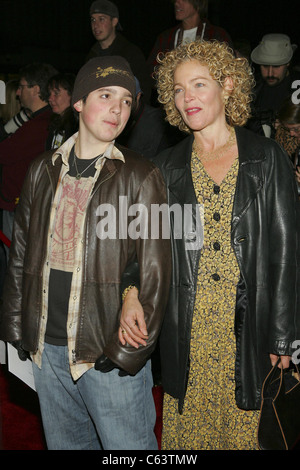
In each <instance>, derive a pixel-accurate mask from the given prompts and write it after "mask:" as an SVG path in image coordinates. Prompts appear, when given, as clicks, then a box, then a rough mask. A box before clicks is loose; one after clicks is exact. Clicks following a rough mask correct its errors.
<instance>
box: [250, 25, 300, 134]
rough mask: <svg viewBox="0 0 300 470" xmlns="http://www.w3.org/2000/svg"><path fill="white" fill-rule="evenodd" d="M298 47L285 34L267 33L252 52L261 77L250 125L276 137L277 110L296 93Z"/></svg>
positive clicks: (255, 93)
mask: <svg viewBox="0 0 300 470" xmlns="http://www.w3.org/2000/svg"><path fill="white" fill-rule="evenodd" d="M296 48H297V46H296V45H295V44H291V41H290V38H289V37H288V36H287V35H285V34H266V35H265V36H263V38H262V40H261V42H260V44H259V45H258V46H257V47H255V48H254V49H253V51H252V52H251V60H252V62H253V63H254V64H257V65H259V76H258V80H257V84H256V86H255V88H254V91H253V93H254V99H253V104H252V117H251V119H249V121H248V123H247V127H248V128H249V129H251V130H253V131H254V132H257V133H259V134H261V135H265V136H266V137H272V138H274V136H275V132H276V126H275V123H276V119H277V113H278V111H279V109H280V107H281V106H282V104H283V103H284V101H285V100H286V99H287V98H288V97H290V96H291V94H292V93H293V91H294V89H293V83H294V81H295V80H299V79H300V75H299V73H297V72H294V71H293V70H292V68H291V61H292V58H293V54H294V52H295V50H296Z"/></svg>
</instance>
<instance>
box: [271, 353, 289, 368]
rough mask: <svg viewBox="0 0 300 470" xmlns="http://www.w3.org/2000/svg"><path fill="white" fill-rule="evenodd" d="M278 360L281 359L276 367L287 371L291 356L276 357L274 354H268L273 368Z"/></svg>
mask: <svg viewBox="0 0 300 470" xmlns="http://www.w3.org/2000/svg"><path fill="white" fill-rule="evenodd" d="M279 358H280V359H281V362H280V363H279V365H278V367H280V368H281V367H283V368H284V369H288V367H290V360H291V356H276V354H270V360H271V364H272V366H275V364H276V362H277V361H278V359H279Z"/></svg>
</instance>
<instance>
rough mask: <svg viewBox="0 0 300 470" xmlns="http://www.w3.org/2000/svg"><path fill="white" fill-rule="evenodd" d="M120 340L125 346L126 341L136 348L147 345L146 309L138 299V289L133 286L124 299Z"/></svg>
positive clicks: (119, 333)
mask: <svg viewBox="0 0 300 470" xmlns="http://www.w3.org/2000/svg"><path fill="white" fill-rule="evenodd" d="M118 335H119V340H120V342H121V344H123V345H124V346H125V344H126V343H128V344H130V345H131V346H133V347H135V348H137V349H138V348H139V346H140V345H143V346H146V345H147V343H146V340H147V339H148V332H147V327H146V323H145V317H144V310H143V307H142V305H141V303H140V301H139V299H138V290H137V289H136V288H135V287H133V288H132V289H130V290H129V291H128V292H127V295H126V297H125V299H124V301H123V306H122V312H121V318H120V328H119V332H118Z"/></svg>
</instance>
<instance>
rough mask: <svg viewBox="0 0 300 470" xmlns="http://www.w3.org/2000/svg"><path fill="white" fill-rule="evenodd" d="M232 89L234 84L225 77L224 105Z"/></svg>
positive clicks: (229, 78)
mask: <svg viewBox="0 0 300 470" xmlns="http://www.w3.org/2000/svg"><path fill="white" fill-rule="evenodd" d="M233 89H234V83H233V80H232V78H231V77H226V78H225V80H224V85H223V99H224V103H225V105H226V103H227V101H228V99H229V97H230V95H231V93H232V91H233Z"/></svg>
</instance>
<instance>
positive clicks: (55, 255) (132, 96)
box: [0, 0, 300, 450]
mask: <svg viewBox="0 0 300 470" xmlns="http://www.w3.org/2000/svg"><path fill="white" fill-rule="evenodd" d="M173 3H174V16H175V19H176V26H174V28H172V29H169V30H166V31H164V32H162V33H161V34H159V36H158V37H157V38H156V40H155V41H154V45H153V49H152V50H151V52H150V54H149V57H148V58H145V57H144V55H143V53H142V52H141V50H140V49H139V48H138V47H137V46H136V45H135V44H132V43H131V42H129V41H128V40H127V39H126V37H125V35H124V34H123V33H122V31H123V30H122V26H121V23H122V21H121V20H120V18H119V11H118V8H117V6H116V5H115V4H114V3H113V2H111V1H108V0H97V1H94V2H92V4H91V6H90V10H89V11H90V19H91V29H92V33H93V35H94V37H95V40H96V43H95V44H94V45H93V46H92V48H91V50H90V51H89V52H88V53H87V56H86V61H85V63H84V64H83V65H82V67H81V68H80V70H79V71H78V73H77V75H74V74H72V73H68V72H61V71H58V70H56V69H55V68H54V67H53V66H52V65H50V64H40V63H33V64H28V65H27V66H25V67H23V68H22V69H21V70H20V73H19V80H18V81H16V80H12V81H10V82H9V83H7V87H6V98H7V103H6V105H3V109H2V110H1V123H0V210H1V227H0V228H1V233H2V234H3V236H4V237H6V239H7V240H9V241H11V245H10V244H5V243H3V241H2V245H1V266H2V271H1V296H2V300H1V316H0V340H3V341H6V342H10V343H12V344H13V345H14V346H15V347H16V348H17V350H18V353H19V357H20V359H22V360H26V359H29V358H30V359H31V361H32V366H33V373H34V379H35V384H36V390H37V393H38V397H39V402H40V407H41V413H42V419H43V426H44V432H45V437H46V442H47V446H48V449H49V450H57V449H62V450H71V449H81V450H83V449H90V450H93V449H107V450H116V449H118V450H136V449H142V450H157V448H158V445H157V440H156V437H155V434H154V425H155V418H156V414H155V406H154V401H153V395H152V387H153V371H151V365H152V366H153V363H152V364H151V360H152V359H153V357H154V355H155V353H156V352H157V351H158V354H159V357H160V360H159V361H158V362H159V364H158V368H159V374H158V375H159V383H160V384H161V385H162V387H163V390H164V404H163V431H162V448H163V449H165V450H183V449H189V450H202V449H203V450H204V449H215V450H217V449H219V450H229V449H230V450H233V449H237V450H254V449H257V448H258V444H257V427H258V420H259V410H260V405H261V390H262V384H263V380H264V378H265V376H266V375H267V373H268V372H269V370H270V368H271V367H272V365H274V364H276V362H277V360H278V358H279V357H280V358H281V365H280V366H281V367H283V368H289V367H292V360H291V358H292V355H293V352H294V349H295V346H294V342H295V340H297V339H298V337H299V334H300V312H299V306H298V295H297V293H298V291H299V287H300V286H299V275H298V271H299V248H298V247H299V246H300V245H299V235H300V231H299V221H300V218H299V195H298V189H297V183H299V185H300V159H299V156H300V151H299V148H300V104H299V103H298V102H297V100H296V99H294V96H295V94H294V92H295V83H297V81H298V80H299V78H300V77H298V76H297V72H296V71H295V68H294V67H293V65H292V60H293V55H294V52H295V50H296V47H297V46H296V45H295V44H292V43H291V40H290V37H289V36H287V35H286V34H281V33H276V32H274V33H272V34H266V35H264V36H263V37H262V39H261V42H260V43H259V44H258V45H257V46H256V47H255V48H254V49H253V51H252V52H251V54H250V56H249V57H244V56H243V54H241V52H240V51H238V50H236V49H235V47H234V42H233V41H232V39H231V37H230V35H229V34H228V32H227V31H226V30H225V29H224V28H222V27H219V26H215V25H213V24H212V23H211V22H210V21H209V20H208V0H173ZM299 75H300V72H299ZM299 83H300V82H299ZM124 200H126V203H125V206H124V204H123V202H124ZM165 205H168V207H169V211H168V217H167V221H166V219H164V217H163V216H162V217H160V214H158V215H157V218H156V219H155V218H152V214H151V217H148V218H147V217H146V216H145V214H150V213H151V211H152V208H153V207H154V206H160V207H161V206H165ZM136 207H139V208H141V207H142V209H143V210H142V209H139V216H138V217H137V219H134V217H133V216H134V215H136V212H132V209H133V208H136ZM111 208H113V210H112V209H111ZM128 208H129V210H128ZM176 208H179V209H178V210H179V211H180V214H181V217H179V219H178V212H176V210H175V209H176ZM187 208H189V209H188V211H187V210H186V209H187ZM189 211H190V212H189ZM107 214H108V215H107ZM104 216H107V217H104ZM113 216H114V217H115V219H114V220H118V223H113V224H112V225H111V218H114V217H113ZM99 217H103V218H102V219H100V222H99ZM186 218H188V221H187V220H186ZM187 222H188V223H187ZM154 229H155V230H156V231H157V236H155V237H154V236H150V234H151V235H152V233H153V230H154ZM166 230H167V233H168V236H166ZM179 232H180V233H179ZM125 233H126V235H127V236H125V235H124V234H125ZM129 233H130V234H131V236H128V234H129ZM4 266H5V271H6V273H5V275H4V270H3V267H4ZM155 357H156V356H155ZM155 366H157V364H156V365H155ZM156 372H157V371H156Z"/></svg>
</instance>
